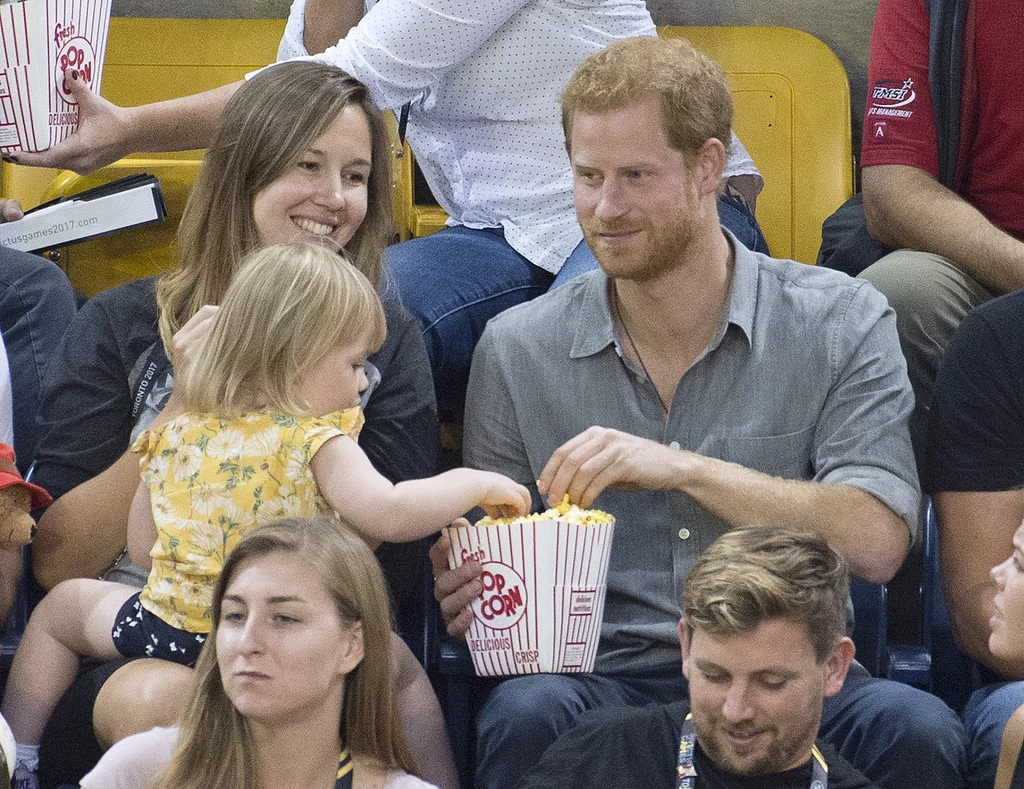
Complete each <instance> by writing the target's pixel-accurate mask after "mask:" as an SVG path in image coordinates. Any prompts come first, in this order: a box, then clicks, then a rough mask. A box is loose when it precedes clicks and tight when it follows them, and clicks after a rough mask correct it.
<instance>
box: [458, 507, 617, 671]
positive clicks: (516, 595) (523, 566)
mask: <svg viewBox="0 0 1024 789" xmlns="http://www.w3.org/2000/svg"><path fill="white" fill-rule="evenodd" d="M614 530H615V519H614V518H612V517H611V516H609V515H606V514H605V513H602V512H600V511H597V510H594V511H587V510H578V509H577V508H575V507H573V508H569V507H567V506H566V505H564V504H563V505H562V506H560V507H558V508H554V509H551V510H548V511H547V512H544V513H542V514H540V515H532V516H528V517H526V518H517V519H514V520H510V521H504V520H491V519H486V518H485V519H484V520H482V521H480V522H478V523H477V524H476V525H474V526H451V527H449V528H448V529H447V530H446V531H447V533H448V535H449V537H450V538H451V544H452V550H451V553H450V554H449V556H448V563H449V565H450V566H451V567H457V566H459V565H461V564H462V563H464V562H467V561H472V560H475V561H479V562H480V563H481V564H482V565H483V572H482V573H481V576H480V582H481V585H482V587H483V593H482V594H481V595H480V597H479V598H478V599H477V600H475V601H474V602H473V605H472V608H473V615H474V616H473V623H472V625H470V628H469V632H468V633H467V634H466V641H467V643H468V644H469V649H470V653H471V654H472V656H473V666H474V668H475V670H476V673H477V674H478V675H479V676H505V675H511V674H537V673H542V672H554V673H562V672H589V671H593V668H594V658H595V656H596V654H597V644H598V641H599V640H600V635H601V617H602V614H603V612H604V598H605V591H606V576H607V572H608V556H609V553H610V551H611V544H612V536H613V534H614Z"/></svg>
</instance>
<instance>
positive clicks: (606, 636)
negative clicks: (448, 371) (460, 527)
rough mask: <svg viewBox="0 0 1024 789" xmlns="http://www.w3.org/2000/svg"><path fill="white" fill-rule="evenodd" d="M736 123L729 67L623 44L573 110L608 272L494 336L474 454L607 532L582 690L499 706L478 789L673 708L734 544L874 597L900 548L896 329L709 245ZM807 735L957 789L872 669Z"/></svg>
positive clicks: (508, 782) (949, 738) (449, 601)
mask: <svg viewBox="0 0 1024 789" xmlns="http://www.w3.org/2000/svg"><path fill="white" fill-rule="evenodd" d="M731 118H732V107H731V99H730V96H729V90H728V87H727V85H726V83H725V78H724V75H723V74H722V71H721V69H720V68H718V66H717V65H716V64H714V63H713V62H711V61H709V60H708V59H707V58H704V57H703V56H702V55H699V54H698V53H696V52H695V51H694V50H693V49H692V47H690V46H689V44H687V43H686V42H681V41H679V40H659V39H654V38H650V39H632V40H626V41H623V42H619V43H616V44H613V45H611V46H610V47H608V48H607V49H606V50H604V51H602V52H600V53H597V54H595V55H592V56H590V57H589V58H587V59H586V60H585V61H584V62H583V63H582V64H581V65H580V67H579V68H578V69H577V71H576V73H575V74H574V76H573V78H572V80H571V81H570V83H569V86H568V88H567V89H566V92H565V94H564V95H563V122H564V125H565V131H566V140H567V147H568V149H569V154H570V160H571V162H572V166H573V172H574V178H575V201H576V209H577V213H578V216H579V220H580V224H581V225H582V227H583V230H584V235H585V237H586V239H587V243H588V244H589V245H590V246H591V248H592V249H593V251H594V253H595V255H596V256H597V259H598V261H599V262H600V264H601V269H602V270H601V271H597V272H594V273H593V274H591V275H588V276H585V277H583V278H581V279H579V280H578V281H576V282H572V283H569V284H567V285H565V286H563V287H561V288H559V289H557V290H556V291H554V292H552V293H550V294H548V295H546V296H544V297H542V298H540V299H537V300H535V301H533V302H531V303H529V304H526V305H523V306H522V307H517V308H513V309H511V310H508V311H507V312H505V313H503V314H502V315H501V316H499V317H498V318H496V319H494V320H493V321H492V322H491V323H490V324H489V326H488V328H487V330H486V331H485V332H484V336H483V338H482V340H481V342H480V345H479V347H478V349H477V351H476V354H475V356H474V362H473V371H472V375H471V379H470V387H469V396H468V403H467V410H466V423H465V459H466V462H467V464H468V465H470V466H474V467H477V468H485V469H494V470H497V471H501V472H503V473H505V474H508V475H510V476H511V477H513V478H514V479H517V480H519V481H521V482H524V483H531V482H532V481H534V480H537V487H538V492H539V494H541V495H544V496H546V497H547V498H548V500H549V501H551V502H557V501H558V500H559V499H560V498H561V497H562V495H563V494H565V493H568V494H569V496H570V498H571V499H572V500H573V501H574V502H577V503H579V504H581V505H582V506H590V505H591V504H594V505H596V506H598V507H600V508H601V509H605V510H608V511H609V512H611V513H613V514H614V515H615V516H616V518H617V520H618V523H617V526H616V534H615V542H614V545H613V547H612V555H611V564H610V570H609V573H608V597H607V602H606V606H605V612H604V622H603V627H602V631H601V644H600V647H599V651H598V657H597V664H596V667H595V672H594V673H593V674H587V675H541V676H530V677H522V678H517V679H511V680H506V681H504V682H501V683H500V684H499V685H498V686H497V687H496V688H495V689H494V690H493V691H492V692H491V694H490V696H489V697H488V699H487V701H486V703H485V704H484V707H483V709H482V710H481V712H480V714H479V717H478V721H477V730H478V743H477V757H478V758H477V761H478V769H477V786H480V787H485V789H499V788H503V787H511V786H514V785H515V784H516V782H517V780H518V778H519V777H520V776H521V775H522V773H523V772H524V771H525V770H527V769H529V767H530V766H532V765H533V764H534V763H535V762H536V761H537V760H538V759H539V757H540V755H541V753H542V752H543V751H544V749H545V748H546V747H547V746H548V745H549V744H550V743H551V742H553V741H554V740H555V739H556V738H557V736H558V735H559V734H560V733H561V732H563V731H565V729H566V728H568V727H569V726H570V725H571V723H572V721H573V720H574V719H575V717H576V716H577V715H578V714H579V713H580V712H582V711H583V710H585V709H590V708H597V707H603V706H610V705H629V704H643V703H647V702H650V701H659V702H662V703H665V702H667V701H669V700H671V699H676V698H681V697H682V695H683V694H684V693H685V686H684V685H683V684H682V683H683V679H682V677H681V675H680V661H679V654H678V645H677V643H676V633H677V631H676V625H677V622H678V620H679V606H678V600H679V597H680V593H681V591H682V586H683V580H684V579H685V577H686V573H687V571H688V570H689V568H690V567H691V566H692V564H693V562H694V561H695V559H696V557H697V556H698V555H699V554H700V553H701V551H702V550H704V549H705V548H706V547H707V546H708V545H709V544H710V543H711V542H713V541H714V539H715V538H716V537H717V536H719V535H720V534H722V532H724V531H725V530H727V529H729V528H731V527H733V526H739V525H748V524H750V525H754V524H761V525H785V526H790V527H795V528H799V529H808V530H812V531H815V532H818V533H819V534H821V535H822V536H824V537H825V538H826V539H827V540H828V542H829V543H830V544H831V545H832V546H833V547H834V548H836V549H837V550H838V551H840V552H841V553H842V554H843V555H844V556H845V557H846V559H847V561H848V562H849V564H850V567H851V570H852V571H853V573H854V574H855V575H858V576H860V577H863V578H866V579H868V580H871V581H876V582H884V581H887V580H888V579H889V578H891V577H892V575H893V573H895V571H896V570H897V569H898V568H899V566H900V564H901V562H902V561H903V558H904V556H905V555H906V552H907V549H908V546H909V544H910V542H911V541H912V540H913V538H914V531H915V528H916V523H917V507H918V501H919V488H918V484H917V478H916V471H915V466H914V456H913V452H912V450H911V446H910V439H909V435H908V432H907V418H908V415H909V413H910V410H911V408H912V405H913V396H912V394H911V391H910V386H909V382H908V380H907V374H906V365H905V363H904V361H903V358H902V356H901V354H900V348H899V343H898V341H897V338H896V329H895V322H894V317H893V313H892V310H890V309H889V307H888V305H887V303H886V301H885V299H884V298H883V297H882V296H881V295H880V294H878V293H877V292H876V291H875V290H874V289H873V288H872V287H871V286H870V285H868V284H867V283H866V282H863V281H861V280H854V279H850V278H849V277H846V276H845V275H843V274H839V273H837V272H834V271H826V270H820V269H816V268H813V267H810V266H804V265H801V264H799V263H794V262H792V261H781V260H773V259H771V258H768V257H766V256H764V255H759V254H755V253H752V252H749V251H748V250H746V249H744V248H743V246H742V245H740V244H737V243H736V242H735V239H733V238H732V236H731V235H729V234H728V232H727V231H723V230H722V229H721V228H720V226H719V223H718V220H717V217H716V210H715V204H716V189H717V186H718V181H719V178H720V176H721V173H722V168H723V165H724V161H725V146H724V145H723V142H722V141H723V140H725V141H727V140H728V139H729V132H730V124H731ZM446 549H447V541H446V540H444V539H442V540H441V541H440V542H439V543H438V545H437V546H435V549H434V551H433V552H432V558H433V559H434V568H435V575H436V577H437V582H436V587H435V594H436V595H437V597H438V599H439V600H440V602H441V608H442V613H443V614H444V615H445V617H446V619H447V620H448V622H449V625H448V629H449V632H451V633H453V634H458V633H462V632H464V631H465V630H466V628H467V627H468V624H469V621H470V620H471V617H472V612H471V610H470V609H469V608H468V604H469V602H470V601H471V600H472V599H474V598H475V597H476V596H477V595H479V594H480V593H481V591H482V590H481V587H480V584H479V581H478V580H477V575H478V573H479V565H478V564H475V563H469V564H467V565H463V566H462V567H460V568H459V569H457V570H452V571H449V570H447V567H446V563H445V561H444V559H443V556H444V553H445V551H446ZM743 714H744V715H747V716H748V717H749V718H750V720H749V721H744V722H743V724H742V727H741V728H743V731H744V732H748V731H752V730H755V729H758V727H759V725H760V724H759V723H758V720H759V717H758V715H757V713H756V710H754V709H753V708H751V709H750V710H747V711H746V712H744V713H743ZM762 723H764V725H763V726H762V727H761V728H763V729H764V730H765V731H766V732H767V731H768V730H769V729H770V726H769V724H768V723H767V722H765V721H762ZM751 727H753V728H751ZM737 732H739V728H738V729H737ZM737 736H740V735H739V734H737ZM743 736H744V737H746V736H747V735H746V733H744V734H743ZM821 737H822V739H824V740H825V741H828V742H831V743H832V744H833V745H835V747H836V748H837V750H838V751H839V752H840V753H841V754H842V755H843V756H844V757H845V758H847V759H848V760H849V761H850V762H852V763H853V764H854V765H855V766H856V767H857V768H858V769H860V770H861V771H862V772H863V773H864V774H865V775H867V776H868V777H869V778H870V779H872V781H874V782H875V783H877V784H878V785H879V786H880V787H882V788H883V789H889V788H890V787H891V789H896V787H900V788H901V789H903V788H905V787H913V786H942V787H945V788H949V789H955V787H959V786H962V784H963V766H964V744H963V730H962V727H961V725H960V723H959V720H958V719H957V718H956V716H955V715H954V714H953V713H952V712H951V711H950V710H949V709H948V708H947V707H945V705H944V704H942V702H941V701H939V700H938V699H936V698H935V697H933V696H930V695H928V694H925V693H923V692H921V691H918V690H915V689H913V688H910V687H908V686H905V685H900V684H898V683H894V682H889V681H886V680H878V679H873V678H871V677H870V676H868V675H867V672H865V671H863V670H862V669H861V670H859V671H853V672H851V674H850V677H849V678H848V679H847V681H846V683H845V684H844V686H843V689H842V691H840V693H839V694H838V695H836V696H835V697H833V698H831V699H829V700H828V701H827V703H826V706H825V713H824V717H823V719H822V727H821ZM770 739H771V738H770V737H765V738H757V737H754V738H753V739H752V740H751V741H750V742H749V743H746V744H745V747H746V746H749V747H751V748H758V747H766V746H765V743H766V742H767V741H769V740H770ZM911 753H912V754H914V755H915V758H914V759H908V758H907V755H908V754H911Z"/></svg>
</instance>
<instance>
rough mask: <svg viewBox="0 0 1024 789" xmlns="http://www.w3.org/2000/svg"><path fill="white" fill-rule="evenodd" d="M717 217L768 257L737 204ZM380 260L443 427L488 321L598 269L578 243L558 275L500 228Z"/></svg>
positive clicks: (458, 405)
mask: <svg viewBox="0 0 1024 789" xmlns="http://www.w3.org/2000/svg"><path fill="white" fill-rule="evenodd" d="M718 215H719V219H720V220H721V222H722V225H723V226H724V227H726V228H728V229H729V230H730V231H731V232H732V233H733V235H735V236H736V238H738V239H739V240H740V241H741V242H742V243H744V244H746V245H747V246H748V247H750V248H751V249H754V250H755V251H758V252H765V253H767V252H768V246H767V244H766V243H765V240H764V235H763V234H762V233H761V228H760V227H759V226H758V224H757V220H756V219H755V218H754V215H753V214H751V213H750V211H749V209H747V208H746V206H744V205H743V204H742V203H740V202H739V201H738V200H736V199H735V198H733V197H729V196H727V195H726V196H723V197H721V198H719V201H718ZM384 260H385V263H386V267H387V277H389V278H390V279H391V280H393V282H394V285H395V286H396V287H397V289H398V295H399V298H400V299H401V301H402V303H403V304H404V305H405V308H406V309H407V310H409V312H411V313H412V314H413V315H414V316H415V317H416V318H417V319H418V320H419V322H420V324H421V325H422V326H423V339H424V340H425V341H426V345H427V356H428V357H429V358H430V367H431V370H432V371H433V374H434V391H435V393H436V395H437V410H438V417H439V418H440V419H441V421H443V422H452V421H454V422H461V421H462V412H463V407H464V405H465V399H466V382H467V381H468V379H469V364H470V361H471V360H472V357H473V349H474V348H475V347H476V343H477V340H479V339H480V334H481V333H482V332H483V330H484V326H486V325H487V321H489V320H490V319H491V318H493V317H494V316H495V315H497V314H498V313H499V312H502V311H503V310H506V309H508V308H509V307H513V306H515V305H516V304H522V303H523V302H526V301H529V300H530V299H532V298H535V297H536V296H539V295H541V294H542V293H544V292H546V291H547V290H548V288H549V287H552V285H560V284H562V283H563V282H567V281H568V280H570V279H572V278H573V277H575V276H578V275H579V274H582V273H584V272H585V271H590V270H592V269H595V268H597V261H596V260H595V259H594V256H593V254H591V252H590V249H589V248H588V247H587V245H586V243H585V242H580V244H579V246H577V247H576V249H575V250H574V251H573V253H572V254H571V255H570V256H569V259H568V260H567V261H566V262H565V264H564V265H563V267H562V269H561V271H559V273H558V277H557V278H556V277H555V276H553V275H552V274H550V273H548V272H547V271H544V270H543V269H541V268H539V267H538V266H535V265H533V264H532V263H531V262H530V261H528V260H527V259H526V258H524V257H523V256H522V255H520V254H519V253H518V252H516V251H515V250H514V249H512V247H510V246H509V245H508V243H506V241H505V234H504V232H503V231H502V229H501V228H486V229H484V230H470V229H469V228H466V227H448V228H445V229H444V230H440V231H438V232H436V233H433V234H432V235H429V236H424V237H423V238H414V239H410V240H409V241H406V242H404V243H401V244H396V245H395V246H391V247H388V249H387V250H386V251H385V253H384Z"/></svg>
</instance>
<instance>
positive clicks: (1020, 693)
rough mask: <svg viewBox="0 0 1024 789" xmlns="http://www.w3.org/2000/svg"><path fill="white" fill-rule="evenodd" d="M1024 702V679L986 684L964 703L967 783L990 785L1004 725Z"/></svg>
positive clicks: (979, 787) (979, 786)
mask: <svg viewBox="0 0 1024 789" xmlns="http://www.w3.org/2000/svg"><path fill="white" fill-rule="evenodd" d="M1022 704H1024V682H1000V683H997V684H995V685H986V686H985V687H983V688H979V689H978V690H976V691H974V693H973V694H971V698H970V700H969V701H968V702H967V706H966V707H964V727H965V728H966V729H967V785H968V786H969V787H971V789H983V787H984V789H989V787H991V786H992V782H993V781H995V778H996V766H997V765H998V764H999V746H1000V744H1001V742H1002V739H1003V728H1004V727H1005V726H1006V721H1008V720H1009V719H1010V716H1011V715H1012V714H1013V713H1014V711H1015V710H1016V709H1017V708H1018V707H1019V706H1021V705H1022Z"/></svg>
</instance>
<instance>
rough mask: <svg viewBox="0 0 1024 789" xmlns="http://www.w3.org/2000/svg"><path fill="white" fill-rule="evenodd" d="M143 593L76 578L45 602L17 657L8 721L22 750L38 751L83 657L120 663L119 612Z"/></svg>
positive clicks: (10, 680) (7, 700) (6, 706)
mask: <svg viewBox="0 0 1024 789" xmlns="http://www.w3.org/2000/svg"><path fill="white" fill-rule="evenodd" d="M137 591H138V589H135V588H134V587H131V586H125V585H123V584H115V583H110V582H108V581H97V580H92V579H86V578H76V579H74V580H70V581H64V582H63V583H60V584H58V585H57V586H55V587H54V588H53V591H51V592H50V593H49V594H48V595H46V597H44V598H43V599H42V601H41V602H40V603H39V605H38V606H36V609H35V611H33V612H32V616H31V618H30V619H29V622H28V625H27V626H26V627H25V633H24V634H23V635H22V637H21V643H20V644H19V645H18V650H17V652H15V654H14V662H13V663H12V665H11V674H10V677H9V678H8V680H7V690H6V691H5V692H4V700H3V716H4V718H6V719H7V722H8V723H9V724H10V726H11V730H12V731H13V732H14V738H15V739H16V740H17V741H18V742H19V743H21V744H27V745H37V744H38V743H39V738H40V737H41V736H42V734H43V728H44V727H45V726H46V721H47V720H48V719H49V717H50V713H52V712H53V709H54V707H56V706H57V702H58V701H59V700H60V697H61V696H63V695H64V693H65V692H66V691H67V689H68V688H69V687H70V686H71V683H72V682H73V681H74V679H75V676H76V675H77V674H78V658H79V656H80V655H84V656H88V657H95V658H101V659H104V660H113V659H114V658H116V657H119V653H118V651H117V648H116V647H115V646H114V640H113V638H112V637H111V635H110V631H111V630H112V628H113V626H114V620H115V618H116V617H117V612H118V611H119V610H120V608H121V606H122V605H124V603H125V601H126V600H127V599H128V598H129V597H131V596H132V595H133V594H135V593H136V592H137Z"/></svg>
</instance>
